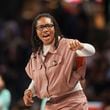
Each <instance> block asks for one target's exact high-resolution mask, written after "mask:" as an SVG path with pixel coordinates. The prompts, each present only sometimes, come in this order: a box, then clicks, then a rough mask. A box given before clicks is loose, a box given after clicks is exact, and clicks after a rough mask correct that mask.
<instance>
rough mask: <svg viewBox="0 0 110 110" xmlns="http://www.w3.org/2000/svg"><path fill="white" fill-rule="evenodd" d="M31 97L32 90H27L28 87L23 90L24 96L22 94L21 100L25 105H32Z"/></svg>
mask: <svg viewBox="0 0 110 110" xmlns="http://www.w3.org/2000/svg"><path fill="white" fill-rule="evenodd" d="M32 97H33V95H32V91H31V90H28V89H27V90H25V92H24V96H23V101H24V104H25V105H26V106H32V104H33V103H34V101H33V99H32Z"/></svg>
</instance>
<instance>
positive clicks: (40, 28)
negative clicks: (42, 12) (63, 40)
mask: <svg viewBox="0 0 110 110" xmlns="http://www.w3.org/2000/svg"><path fill="white" fill-rule="evenodd" d="M53 26H54V24H45V25H39V26H36V28H37V30H39V31H42V30H44V28H46V29H51V28H52V27H53Z"/></svg>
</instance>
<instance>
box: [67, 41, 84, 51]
mask: <svg viewBox="0 0 110 110" xmlns="http://www.w3.org/2000/svg"><path fill="white" fill-rule="evenodd" d="M68 46H69V48H70V49H71V50H73V51H75V50H81V49H83V48H84V47H83V44H82V43H81V42H80V41H79V40H76V39H72V40H70V41H69V42H68Z"/></svg>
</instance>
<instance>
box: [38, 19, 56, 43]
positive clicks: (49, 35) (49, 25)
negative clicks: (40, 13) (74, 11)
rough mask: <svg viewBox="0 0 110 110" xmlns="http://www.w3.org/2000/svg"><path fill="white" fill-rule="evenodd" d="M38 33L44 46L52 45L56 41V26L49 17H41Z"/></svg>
mask: <svg viewBox="0 0 110 110" xmlns="http://www.w3.org/2000/svg"><path fill="white" fill-rule="evenodd" d="M36 32H37V35H38V37H39V39H40V40H41V41H42V42H43V44H44V45H48V44H51V43H52V42H53V41H54V35H55V28H54V24H53V22H52V21H51V19H50V18H48V17H41V18H40V19H39V20H38V21H37V24H36Z"/></svg>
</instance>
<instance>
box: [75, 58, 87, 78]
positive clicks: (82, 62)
mask: <svg viewBox="0 0 110 110" xmlns="http://www.w3.org/2000/svg"><path fill="white" fill-rule="evenodd" d="M76 67H77V72H78V73H79V74H80V76H81V79H84V78H85V74H86V58H85V57H77V58H76Z"/></svg>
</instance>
